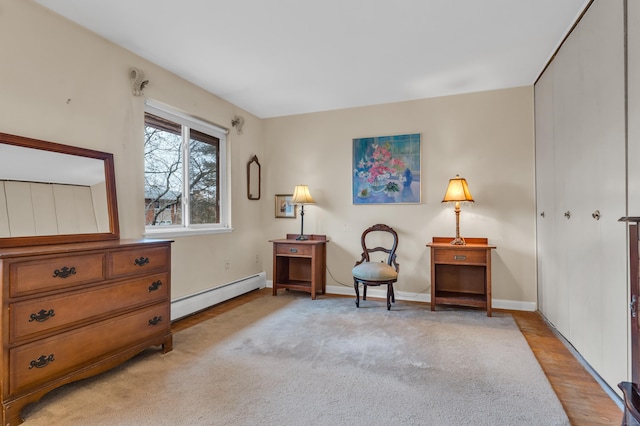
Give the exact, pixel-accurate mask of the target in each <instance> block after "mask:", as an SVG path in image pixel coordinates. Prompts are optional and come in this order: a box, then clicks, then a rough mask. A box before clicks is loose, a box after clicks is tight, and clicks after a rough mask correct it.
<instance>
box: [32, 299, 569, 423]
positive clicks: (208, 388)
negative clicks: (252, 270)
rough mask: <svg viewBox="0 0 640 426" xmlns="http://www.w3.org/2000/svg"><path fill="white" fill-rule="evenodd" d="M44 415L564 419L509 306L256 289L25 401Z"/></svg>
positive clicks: (194, 419) (35, 417) (106, 419)
mask: <svg viewBox="0 0 640 426" xmlns="http://www.w3.org/2000/svg"><path fill="white" fill-rule="evenodd" d="M24 414H25V417H26V421H25V423H24V424H25V426H37V425H396V424H397V425H399V424H402V425H545V426H549V425H568V424H569V421H568V419H567V416H566V414H565V413H564V411H563V409H562V406H561V404H560V402H559V400H558V399H557V397H556V395H555V393H554V392H553V390H552V388H551V385H550V384H549V382H548V380H547V379H546V377H545V375H544V373H543V372H542V369H541V368H540V366H539V364H538V363H537V361H536V359H535V357H534V355H533V353H532V352H531V350H530V348H529V346H528V345H527V343H526V341H525V339H524V337H523V336H522V334H521V333H520V331H519V330H518V327H517V325H516V324H515V322H514V320H513V318H512V317H511V316H510V315H508V314H504V313H494V316H493V317H491V318H488V317H487V316H486V314H485V313H484V312H481V311H475V310H438V311H436V312H431V311H429V310H428V307H427V306H426V305H421V304H415V303H411V304H409V303H407V304H403V303H402V302H399V303H396V304H395V305H393V307H392V309H391V311H387V310H386V306H385V302H384V301H379V300H367V301H366V302H361V307H360V308H359V309H357V308H356V307H355V305H354V302H353V299H352V298H334V297H328V298H322V297H320V298H318V299H317V300H315V301H312V300H310V298H309V297H308V295H305V294H303V293H296V292H286V293H285V294H282V295H279V296H277V297H271V296H268V297H262V298H259V299H255V300H252V301H251V302H248V303H247V304H244V305H242V306H240V307H238V308H235V309H233V310H230V311H228V312H225V313H223V314H221V315H219V316H217V317H215V318H213V319H210V320H207V321H205V322H203V323H200V324H198V325H196V326H194V327H191V328H189V329H187V330H184V331H181V332H179V333H176V334H175V335H174V350H173V351H171V352H169V353H167V354H164V355H163V354H161V352H159V351H158V350H157V349H153V350H147V351H145V352H143V353H142V354H140V355H139V356H137V357H135V358H133V359H132V360H130V361H128V362H127V363H125V364H123V365H122V366H120V367H117V368H115V369H113V370H111V371H109V372H107V373H104V374H101V375H98V376H95V377H92V378H90V379H86V380H82V381H80V382H76V383H73V384H69V385H67V386H64V387H62V388H59V389H57V390H54V391H53V392H50V393H49V394H47V395H46V396H45V397H44V398H43V399H42V400H41V401H40V402H38V403H36V404H32V405H30V406H28V407H27V408H26V409H25V410H24Z"/></svg>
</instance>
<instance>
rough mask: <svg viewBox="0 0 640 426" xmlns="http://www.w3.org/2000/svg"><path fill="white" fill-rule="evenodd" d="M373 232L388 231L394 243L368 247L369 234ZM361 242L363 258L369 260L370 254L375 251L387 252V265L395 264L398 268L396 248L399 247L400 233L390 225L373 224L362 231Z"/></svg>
mask: <svg viewBox="0 0 640 426" xmlns="http://www.w3.org/2000/svg"><path fill="white" fill-rule="evenodd" d="M371 232H387V233H389V234H391V236H392V237H393V244H391V247H379V246H378V247H368V246H367V235H368V234H370V233H371ZM360 242H361V243H362V260H363V261H366V262H369V261H370V260H371V259H370V254H371V253H375V252H383V253H386V254H387V256H386V257H387V265H389V266H391V265H392V264H393V266H395V268H396V270H397V269H398V264H397V263H396V249H397V248H398V233H397V232H396V231H395V230H394V229H393V228H392V227H390V226H387V225H384V224H381V223H379V224H377V225H373V226H371V227H369V228H367V229H365V230H364V232H363V233H362V237H361V238H360Z"/></svg>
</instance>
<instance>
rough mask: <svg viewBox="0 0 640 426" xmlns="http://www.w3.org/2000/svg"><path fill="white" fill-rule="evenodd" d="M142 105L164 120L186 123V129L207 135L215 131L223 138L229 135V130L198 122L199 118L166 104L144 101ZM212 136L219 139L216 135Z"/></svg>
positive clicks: (206, 122)
mask: <svg viewBox="0 0 640 426" xmlns="http://www.w3.org/2000/svg"><path fill="white" fill-rule="evenodd" d="M144 103H145V111H147V112H150V113H151V114H154V115H158V116H160V117H163V118H166V119H167V120H171V119H172V118H173V119H175V118H178V119H180V120H183V121H186V122H187V123H186V124H187V126H188V127H192V128H194V129H196V130H199V131H201V132H205V133H209V131H210V130H215V131H217V132H219V133H222V134H223V135H225V136H226V135H228V134H229V129H225V128H224V127H220V126H218V125H216V124H213V123H209V122H208V121H204V120H200V119H199V118H196V117H193V116H190V115H188V114H185V113H183V112H181V111H178V110H177V109H175V108H173V107H171V106H169V105H167V104H164V103H162V102H159V101H156V100H155V99H145V101H144ZM167 114H168V115H169V116H170V117H165V115H167ZM212 136H216V137H219V136H218V135H212Z"/></svg>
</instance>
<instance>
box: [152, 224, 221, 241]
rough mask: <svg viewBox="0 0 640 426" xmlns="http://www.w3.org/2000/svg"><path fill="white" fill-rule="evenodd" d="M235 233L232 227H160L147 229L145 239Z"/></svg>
mask: <svg viewBox="0 0 640 426" xmlns="http://www.w3.org/2000/svg"><path fill="white" fill-rule="evenodd" d="M232 231H233V228H231V227H219V228H184V227H169V226H167V227H162V226H161V227H158V228H146V229H145V232H144V236H145V237H149V238H174V237H192V236H195V235H211V234H228V233H230V232H232Z"/></svg>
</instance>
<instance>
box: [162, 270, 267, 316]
mask: <svg viewBox="0 0 640 426" xmlns="http://www.w3.org/2000/svg"><path fill="white" fill-rule="evenodd" d="M266 281H267V274H266V273H264V272H260V273H259V274H256V275H251V276H248V277H245V278H242V279H240V280H237V281H232V282H230V283H227V284H223V285H220V286H217V287H213V288H209V289H206V290H203V291H200V292H198V293H194V294H190V295H188V296H184V297H180V298H178V299H175V300H172V301H171V321H175V320H177V319H179V318H182V317H185V316H187V315H191V314H193V313H195V312H198V311H201V310H203V309H207V308H209V307H211V306H213V305H217V304H218V303H221V302H224V301H225V300H229V299H233V298H234V297H236V296H240V295H241V294H244V293H248V292H250V291H252V290H256V289H259V288H264V287H265V285H266Z"/></svg>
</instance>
